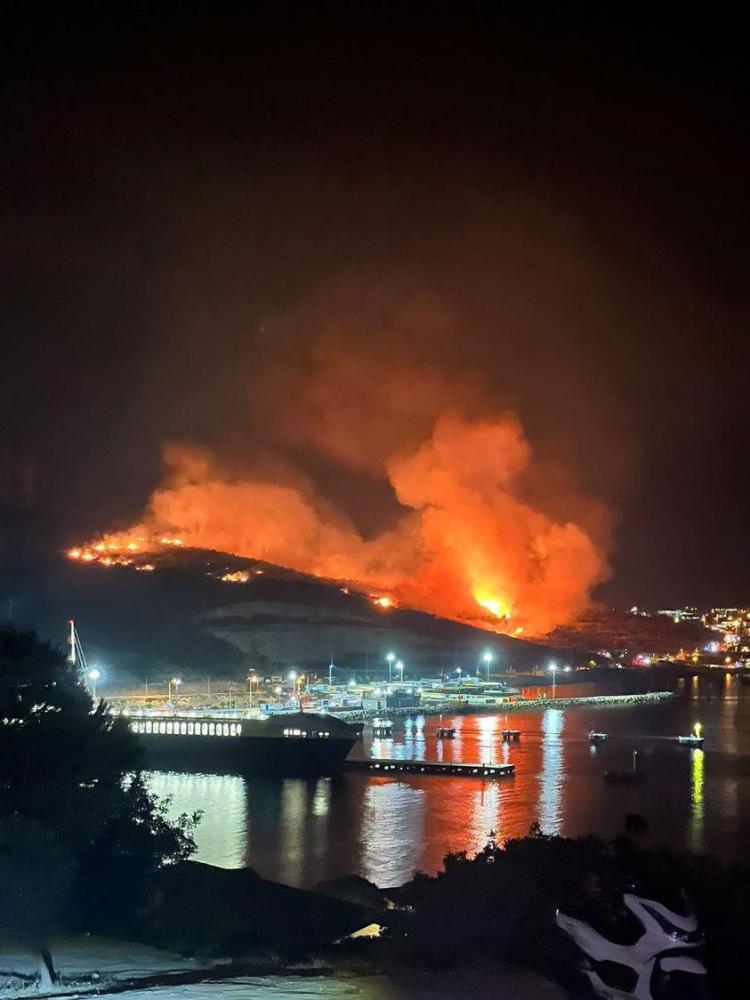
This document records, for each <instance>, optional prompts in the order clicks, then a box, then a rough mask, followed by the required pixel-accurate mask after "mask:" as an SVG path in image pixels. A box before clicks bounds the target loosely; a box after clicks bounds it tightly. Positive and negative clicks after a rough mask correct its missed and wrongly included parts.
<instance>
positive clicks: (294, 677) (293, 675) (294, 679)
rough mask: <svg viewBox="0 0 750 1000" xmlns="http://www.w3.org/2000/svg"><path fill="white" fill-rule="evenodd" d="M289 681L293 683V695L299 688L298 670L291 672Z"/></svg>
mask: <svg viewBox="0 0 750 1000" xmlns="http://www.w3.org/2000/svg"><path fill="white" fill-rule="evenodd" d="M289 680H290V681H291V684H292V694H293V693H294V691H295V689H296V687H297V671H296V670H290V671H289Z"/></svg>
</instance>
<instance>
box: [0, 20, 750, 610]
mask: <svg viewBox="0 0 750 1000" xmlns="http://www.w3.org/2000/svg"><path fill="white" fill-rule="evenodd" d="M248 6H249V5H248ZM500 6H501V5H495V4H470V3H461V4H455V5H435V4H424V5H423V4H419V3H411V4H395V3H393V4H389V3H371V4H349V5H342V6H340V7H336V6H333V5H327V4H315V5H313V4H292V5H288V6H286V5H284V4H280V3H274V4H268V5H265V6H264V5H262V4H260V5H255V6H253V10H252V14H247V13H245V14H240V13H238V10H240V8H239V7H238V8H233V7H232V6H230V5H226V4H208V3H207V4H204V5H202V6H201V5H189V4H179V3H162V4H146V3H143V4H130V5H128V11H127V13H120V14H118V13H117V12H115V11H114V10H113V9H109V5H107V9H106V10H105V9H104V8H105V5H101V4H77V5H75V4H59V5H57V6H56V9H55V10H54V11H53V12H50V10H49V9H47V8H45V6H43V5H39V6H36V5H33V4H29V5H23V7H22V6H21V5H18V6H17V7H16V9H15V11H11V10H10V9H9V8H6V9H5V11H4V13H3V23H2V39H3V40H2V66H3V80H2V88H3V89H2V99H1V101H0V116H1V117H0V121H2V126H1V128H2V132H1V137H2V151H3V152H2V158H1V160H0V211H1V213H2V231H1V234H0V241H1V242H0V248H1V250H2V253H1V254H0V261H1V264H0V266H1V267H2V275H3V278H2V342H3V348H4V350H3V357H2V383H3V384H2V397H0V443H1V444H2V446H3V449H4V451H5V453H6V455H7V454H10V455H12V456H13V457H12V458H11V459H7V458H6V459H4V460H3V461H4V467H3V469H2V470H0V471H2V475H3V476H5V477H6V479H7V477H8V476H10V477H11V479H12V482H11V484H10V486H9V485H8V484H7V482H6V484H5V486H4V490H5V495H6V496H8V495H9V494H10V495H14V496H16V495H18V494H19V493H20V487H17V486H15V485H14V483H15V482H16V480H17V479H18V478H20V474H19V472H18V469H19V468H20V467H21V466H22V465H23V464H24V463H25V462H26V461H30V462H32V463H33V465H34V469H35V484H34V485H35V499H36V504H37V511H38V517H39V518H40V522H41V528H40V534H41V535H44V536H45V537H47V538H49V544H54V545H67V544H69V543H70V542H72V541H76V540H78V539H80V538H81V537H82V536H83V537H86V536H87V535H90V534H91V533H92V532H95V531H98V530H100V529H104V528H106V527H109V526H110V525H111V524H113V523H116V522H117V521H118V520H121V519H125V520H126V519H127V518H128V517H130V516H133V515H135V514H136V513H137V512H138V511H139V509H140V508H141V507H142V505H143V502H144V500H145V498H146V496H147V494H148V492H149V490H150V489H151V488H153V486H154V485H155V484H156V482H157V481H158V477H159V468H160V465H159V453H160V447H161V445H162V443H163V442H165V441H169V440H174V439H179V440H190V441H196V442H198V443H201V444H205V445H207V446H210V447H212V448H218V449H227V450H230V451H232V452H235V453H237V452H241V451H242V448H243V442H244V441H245V440H246V439H247V440H253V441H257V440H262V439H263V437H264V434H265V430H264V428H263V426H262V419H261V418H260V417H259V416H258V412H259V411H257V409H256V410H253V408H252V406H250V405H246V403H245V396H246V394H247V393H248V392H250V391H251V390H250V389H249V388H248V386H250V385H257V382H258V372H261V373H262V372H263V371H264V365H266V364H267V363H268V361H267V356H268V354H269V353H273V352H274V351H275V350H277V346H276V345H272V344H269V343H268V340H267V339H264V336H265V331H266V330H267V328H270V329H274V323H275V322H278V317H287V318H288V317H290V316H292V317H295V319H294V322H295V323H296V324H297V326H301V327H303V328H304V327H305V325H306V324H307V328H306V329H304V330H303V332H301V333H299V340H295V338H294V337H292V339H291V340H290V341H289V343H288V344H287V348H286V349H287V350H288V351H289V352H290V354H294V352H295V351H296V350H297V349H298V345H302V344H303V343H305V342H306V339H305V338H308V337H310V336H312V333H311V331H312V330H313V328H314V326H315V323H316V322H325V319H326V317H325V316H323V318H322V319H321V309H322V308H323V307H321V306H320V303H321V301H322V302H331V301H335V300H336V296H337V294H339V293H338V292H337V291H336V290H337V289H340V288H341V287H346V288H349V289H351V288H356V289H360V290H361V294H362V303H363V304H362V310H363V315H365V316H366V317H367V318H368V321H371V319H372V316H371V314H372V312H373V311H375V312H377V309H376V307H375V306H373V304H372V303H373V302H375V303H378V302H382V301H387V302H390V301H398V300H399V299H404V300H409V299H410V298H412V297H418V298H419V297H426V298H428V299H429V300H430V301H435V302H439V303H440V308H444V309H445V311H446V314H450V315H451V316H452V317H454V318H455V322H456V326H457V329H458V330H459V331H460V332H459V333H458V334H457V335H456V338H457V339H456V340H454V342H453V343H452V345H451V349H450V351H447V352H445V351H444V352H443V353H442V354H441V350H442V348H441V349H438V350H436V352H435V353H436V355H437V360H436V359H435V358H428V357H425V363H426V364H427V363H430V364H432V363H435V364H437V365H438V367H439V366H440V365H444V366H456V365H457V366H459V367H460V366H462V365H463V366H466V368H467V369H472V370H477V371H481V373H482V377H483V379H484V380H485V381H486V383H487V384H488V386H489V391H490V393H493V394H495V395H496V397H497V400H498V402H499V403H501V404H502V405H511V406H513V407H514V408H515V409H516V410H517V411H518V413H519V414H520V416H521V419H522V420H523V423H524V425H525V427H526V429H527V432H528V434H529V437H530V439H531V440H532V442H533V443H534V445H535V447H537V449H538V452H539V454H540V455H541V456H542V458H545V457H547V458H550V459H555V460H557V461H561V462H563V463H564V464H565V465H566V467H567V468H569V470H570V471H571V473H572V474H573V475H575V477H576V478H577V479H578V481H579V483H580V485H581V487H582V488H583V489H584V490H585V492H586V493H588V494H590V495H592V496H595V497H598V498H599V499H601V500H603V501H605V502H606V503H607V504H608V505H609V506H610V507H611V509H612V510H613V512H614V514H615V517H616V519H617V527H616V532H615V542H614V546H613V555H612V565H613V578H612V581H611V582H610V583H609V584H607V585H606V587H605V589H604V592H603V593H604V595H605V596H606V597H608V598H609V599H611V600H613V601H617V602H619V603H631V602H633V601H637V602H639V603H642V604H650V603H658V604H665V603H685V602H693V603H701V604H703V603H713V602H715V603H719V602H724V603H729V602H735V601H736V602H740V601H743V602H747V601H749V600H750V568H749V563H748V559H747V542H748V532H747V528H746V524H747V519H746V508H747V500H746V491H747V478H748V477H747V471H746V470H747V443H748V431H749V430H750V408H749V407H748V404H747V381H748V360H749V357H748V355H749V353H750V352H749V350H748V340H747V328H748V321H749V320H750V300H749V297H748V282H747V260H748V249H749V247H748V212H747V208H748V195H747V187H748V177H750V163H749V162H748V160H749V157H748V113H747V112H748V104H747V79H746V74H747V70H746V67H745V62H746V53H745V51H744V47H743V43H744V33H743V31H742V30H741V25H739V24H733V23H731V22H730V21H722V22H718V21H717V22H712V23H705V21H703V20H701V21H699V20H697V19H696V20H695V21H692V22H691V21H690V20H688V19H687V18H689V16H690V15H689V14H688V13H687V12H686V11H685V9H683V10H682V11H681V12H680V20H679V21H674V20H673V19H671V18H670V19H667V18H666V15H665V17H664V20H663V21H661V22H659V21H655V20H654V12H653V10H651V11H649V12H648V13H647V14H646V13H644V15H643V17H642V19H640V20H639V19H638V14H637V13H634V12H632V11H630V10H625V9H621V8H616V9H611V10H610V9H609V5H607V7H606V8H605V9H602V10H601V11H599V12H598V13H596V14H593V15H592V14H591V13H589V14H588V15H586V16H579V15H576V14H572V13H571V12H570V11H567V10H566V11H565V12H564V13H563V12H561V13H560V14H559V15H558V16H557V17H554V18H550V19H544V18H538V19H532V18H531V17H530V16H527V17H525V18H522V17H521V16H520V15H519V16H517V17H515V16H510V15H507V14H498V13H497V10H496V8H499V7H500ZM704 15H705V12H704ZM349 294H351V292H349ZM312 303H315V306H314V307H313V305H312ZM286 322H287V323H288V319H287V321H286ZM353 336H355V337H356V334H354V335H353ZM363 336H364V334H363ZM299 349H301V348H299ZM420 350H421V351H422V352H424V351H425V347H424V344H423V343H422V344H421V345H420ZM427 353H428V354H429V351H428V352H427ZM9 470H10V471H9ZM320 475H321V476H322V477H323V478H325V477H328V480H329V486H330V489H331V491H332V492H334V493H335V492H337V491H338V492H339V493H340V492H341V491H342V489H349V488H351V489H352V490H353V496H354V500H353V502H354V503H355V504H356V503H357V502H358V500H357V496H358V494H357V490H356V489H355V487H354V486H353V485H352V484H350V482H349V480H348V479H347V478H346V477H344V476H343V473H342V474H341V476H340V478H339V479H338V480H337V474H336V471H335V470H333V471H331V470H330V469H325V470H322V471H321V472H320ZM342 484H343V485H342ZM360 492H361V490H360Z"/></svg>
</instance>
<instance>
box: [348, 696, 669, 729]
mask: <svg viewBox="0 0 750 1000" xmlns="http://www.w3.org/2000/svg"><path fill="white" fill-rule="evenodd" d="M674 697H676V695H675V693H674V692H673V691H648V692H641V693H638V694H611V695H581V696H579V697H576V698H519V699H518V700H517V701H509V702H504V703H502V704H499V705H489V704H482V703H476V702H472V703H471V704H468V703H467V702H457V701H451V702H445V703H441V704H430V705H424V706H419V707H412V708H389V709H387V710H380V711H378V710H377V709H352V710H347V711H342V712H332V713H331V714H332V715H336V716H337V718H339V719H343V720H344V721H346V722H366V721H367V720H369V719H376V718H380V717H382V716H383V715H388V716H391V717H393V718H395V717H397V716H398V717H407V716H410V715H480V714H481V715H507V714H509V713H510V712H530V711H538V710H539V709H544V708H587V707H588V708H620V707H624V706H626V705H648V704H654V703H657V702H662V701H666V700H667V699H669V698H674Z"/></svg>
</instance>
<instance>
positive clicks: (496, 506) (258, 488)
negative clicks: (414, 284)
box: [70, 290, 609, 636]
mask: <svg viewBox="0 0 750 1000" xmlns="http://www.w3.org/2000/svg"><path fill="white" fill-rule="evenodd" d="M355 292H356V294H349V295H348V296H346V295H343V296H341V295H340V296H339V297H338V298H336V297H335V296H334V300H335V301H334V302H333V304H332V303H331V301H329V300H328V299H323V298H321V299H318V300H315V301H314V302H312V303H308V304H307V307H306V308H305V309H304V310H303V311H301V312H298V313H295V314H291V315H290V316H286V317H280V318H279V319H278V321H277V324H276V327H275V329H274V330H273V333H271V331H270V330H269V329H266V327H264V328H263V330H264V333H263V342H262V347H261V348H258V346H257V344H256V347H255V349H254V350H255V353H254V354H253V356H252V358H250V357H249V358H248V362H249V363H248V366H247V371H246V373H245V375H244V381H243V388H244V390H245V393H246V398H247V402H246V407H247V413H246V415H245V421H246V422H244V423H243V415H242V414H236V413H234V414H232V415H231V417H230V416H228V417H227V418H226V420H225V424H226V426H225V430H224V433H223V434H222V436H221V439H220V441H219V443H218V444H217V445H216V446H215V447H214V448H212V449H210V450H207V449H202V448H197V447H193V446H186V445H170V446H168V447H167V448H166V449H165V451H164V459H165V463H166V467H167V468H166V475H165V478H164V480H163V482H162V484H161V485H160V486H159V487H158V488H157V489H156V490H155V491H154V492H153V493H152V495H151V497H150V499H149V501H148V503H147V505H146V508H145V511H144V513H143V514H142V516H141V517H140V518H138V520H137V522H136V523H135V524H133V525H131V526H130V527H128V528H127V529H126V530H124V531H120V532H114V533H109V534H105V535H102V536H101V537H99V538H98V539H95V540H94V541H93V542H90V543H89V544H88V545H82V546H80V547H77V548H75V549H73V550H71V552H70V555H71V557H72V558H73V559H77V560H79V561H81V562H93V561H97V562H99V563H102V564H103V565H105V566H106V565H114V564H120V565H123V564H125V565H128V564H132V565H133V566H134V567H136V568H139V567H140V568H141V569H143V568H146V567H147V566H149V565H153V564H154V563H155V562H156V561H158V560H157V559H156V558H155V557H156V555H157V554H158V553H159V552H164V551H167V550H170V549H172V548H175V547H177V548H179V547H183V546H184V547H189V548H197V549H204V550H206V549H208V550H213V551H215V552H224V553H230V554H232V555H235V556H240V557H244V558H248V559H253V560H261V561H264V562H267V563H272V564H276V565H279V566H284V567H288V568H290V569H293V570H295V571H298V572H301V573H305V574H310V575H314V576H317V577H320V578H324V579H329V580H334V581H337V582H338V583H339V584H340V585H346V586H351V587H352V588H353V589H357V590H359V591H361V592H362V593H364V594H366V595H368V596H371V597H372V598H373V599H374V600H375V601H377V602H378V606H379V607H380V608H381V609H382V610H383V611H387V610H388V609H389V608H391V607H393V606H394V605H398V606H401V607H409V608H414V609H418V610H422V611H427V612H430V613H433V614H436V615H440V616H442V617H446V618H451V619H454V620H458V621H464V622H468V623H472V624H474V625H478V626H480V627H482V628H485V629H492V630H495V631H503V632H507V633H510V634H515V635H521V634H523V635H524V636H529V635H543V634H545V633H547V632H548V631H550V630H551V629H552V628H554V627H556V626H559V625H563V624H565V623H567V622H570V621H571V620H573V619H574V618H575V617H576V616H577V615H578V614H579V613H580V612H581V611H583V610H584V608H585V607H586V606H587V604H588V602H589V592H590V589H591V587H592V586H593V585H594V584H595V583H596V582H598V581H599V580H601V579H603V578H604V577H605V576H606V573H607V567H606V546H607V543H608V537H607V536H608V531H607V528H608V521H609V516H608V514H607V512H606V511H605V509H604V507H603V505H602V504H600V503H598V502H597V501H594V500H592V499H591V498H588V497H583V496H581V495H580V494H579V493H578V491H577V490H576V489H575V488H574V487H573V486H572V485H571V480H570V477H569V476H568V475H566V474H565V472H564V471H563V470H561V469H560V468H558V467H556V466H554V464H553V463H552V462H551V461H550V457H549V454H547V456H546V457H542V458H537V457H536V456H535V455H534V454H533V453H532V448H531V445H530V444H529V441H528V440H527V437H526V434H525V432H524V429H523V426H522V424H521V421H520V419H519V417H518V416H516V415H515V414H514V413H512V412H509V411H508V410H507V408H506V407H505V406H504V405H503V404H502V403H500V402H499V401H498V399H497V390H496V389H495V388H493V387H492V386H491V385H490V383H489V379H488V377H487V376H486V375H485V374H484V373H483V372H480V371H478V370H477V369H476V368H470V367H468V366H467V362H466V357H465V351H464V350H463V348H462V344H464V342H465V340H464V338H463V335H462V332H461V331H460V329H458V326H457V324H456V322H455V320H454V319H453V318H452V317H451V316H450V314H449V313H448V312H447V311H446V310H445V309H444V308H442V307H441V306H440V304H439V303H437V304H436V303H434V302H425V301H423V300H416V301H410V300H409V301H405V302H403V301H399V302H398V303H397V305H396V306H389V307H384V308H382V309H380V308H378V309H373V308H371V307H368V306H366V305H363V302H364V301H365V299H366V298H367V297H366V296H363V295H362V294H361V290H355ZM552 418H553V415H552V414H550V419H552Z"/></svg>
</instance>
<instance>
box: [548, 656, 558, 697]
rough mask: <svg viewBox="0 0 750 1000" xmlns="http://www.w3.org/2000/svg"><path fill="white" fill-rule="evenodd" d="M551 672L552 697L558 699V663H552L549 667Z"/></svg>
mask: <svg viewBox="0 0 750 1000" xmlns="http://www.w3.org/2000/svg"><path fill="white" fill-rule="evenodd" d="M549 671H550V673H551V674H552V697H553V698H555V697H557V694H556V692H557V664H556V663H550V665H549Z"/></svg>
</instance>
